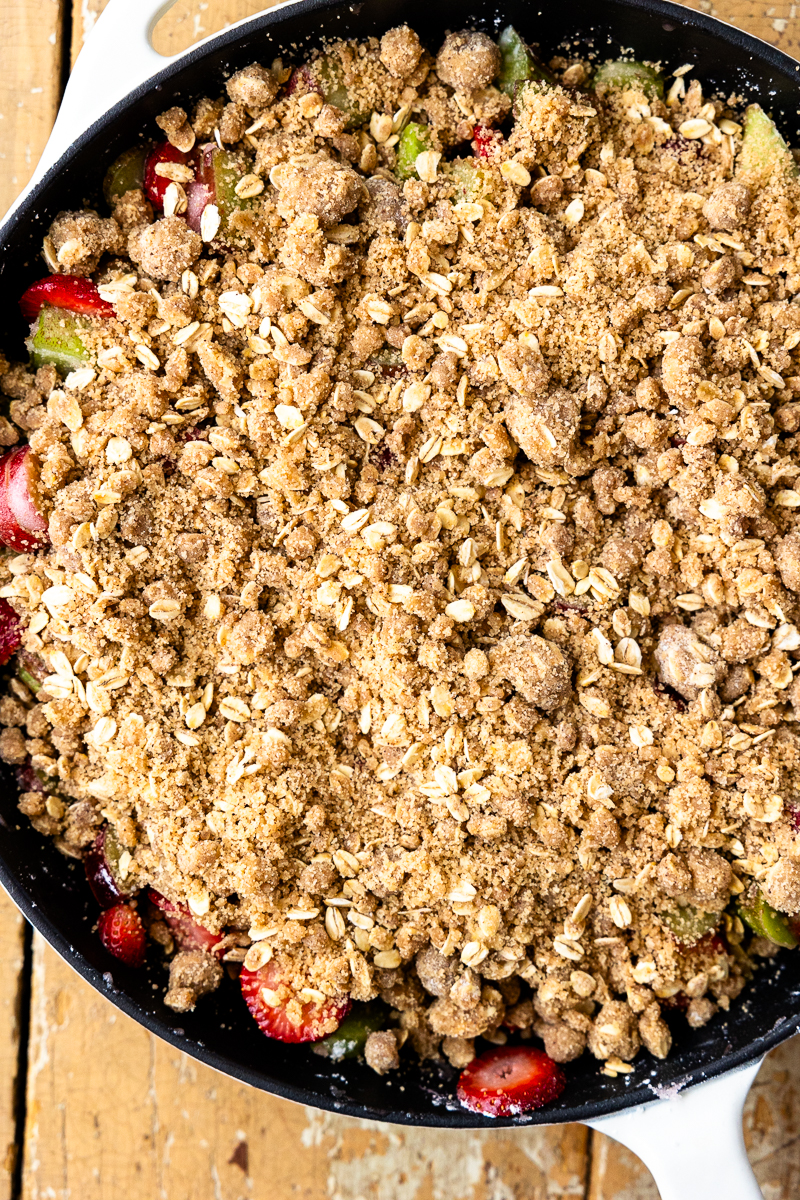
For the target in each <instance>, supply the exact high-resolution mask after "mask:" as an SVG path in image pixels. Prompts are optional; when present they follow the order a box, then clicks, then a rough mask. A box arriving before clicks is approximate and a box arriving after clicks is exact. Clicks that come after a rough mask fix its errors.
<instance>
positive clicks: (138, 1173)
mask: <svg viewBox="0 0 800 1200" xmlns="http://www.w3.org/2000/svg"><path fill="white" fill-rule="evenodd" d="M102 7H103V0H0V158H2V160H3V166H4V168H5V169H4V170H3V171H2V174H0V212H3V211H5V209H6V207H7V206H8V205H9V204H10V203H11V201H12V200H13V198H14V197H15V195H16V194H17V192H18V191H19V190H20V189H21V188H22V187H23V186H24V184H25V182H26V181H27V179H28V178H29V177H30V174H31V172H32V170H33V167H34V166H35V164H36V162H37V160H38V157H39V154H40V152H41V149H42V147H43V145H44V143H45V141H46V139H47V134H48V132H49V130H50V127H51V124H52V122H53V118H54V116H55V112H56V108H57V105H58V99H59V95H60V91H61V88H62V86H63V82H64V79H65V77H66V73H67V71H68V70H69V66H70V63H71V62H72V61H74V59H75V57H76V55H77V53H78V51H79V50H80V46H81V43H82V40H83V38H84V36H85V35H86V33H87V32H88V31H89V30H90V29H91V26H92V24H93V23H94V21H95V19H96V17H97V15H98V13H99V11H101V9H102ZM263 7H264V4H263V2H259V0H209V2H204V0H179V2H178V4H177V5H176V7H175V9H173V11H172V13H171V14H169V16H168V17H167V18H165V19H164V20H163V21H162V23H161V25H160V26H159V28H158V29H157V31H156V42H157V48H158V49H159V50H161V51H162V52H164V53H172V52H175V51H177V50H181V49H183V48H185V47H186V46H188V45H189V44H190V43H191V42H192V41H194V40H195V39H196V38H198V37H202V36H204V35H206V34H209V33H213V32H214V31H216V30H217V29H220V28H222V27H223V26H224V25H225V24H227V23H229V22H230V21H234V20H238V19H240V18H241V17H245V16H248V15H249V14H251V13H254V12H257V11H258V10H259V9H261V8H263ZM691 7H696V8H700V9H703V10H705V11H707V12H711V13H713V14H714V15H716V16H720V17H722V18H723V19H726V20H728V21H731V22H733V23H734V24H737V25H740V26H742V27H744V28H747V29H749V30H750V31H751V32H753V33H756V34H758V35H759V36H760V37H762V38H764V39H765V40H767V41H769V42H772V43H774V44H775V45H778V46H780V47H781V48H782V49H784V50H786V51H787V52H788V53H789V54H795V55H796V56H797V57H800V17H798V16H797V15H796V13H797V8H796V5H795V4H793V3H789V2H788V0H776V3H774V4H771V5H769V4H768V3H767V2H765V3H763V4H762V3H758V2H757V0H719V4H718V7H717V8H714V7H712V4H711V3H710V0H695V2H694V3H693V4H692V5H691ZM745 1128H746V1135H747V1142H748V1147H749V1152H750V1157H751V1159H752V1161H753V1163H754V1164H755V1166H756V1171H757V1173H758V1177H759V1180H760V1182H761V1185H762V1188H763V1190H764V1195H765V1197H766V1198H767V1200H796V1198H797V1197H798V1196H799V1195H800V1039H796V1040H795V1041H794V1042H790V1043H788V1044H786V1045H784V1046H781V1047H780V1048H779V1049H778V1050H776V1051H775V1052H774V1053H773V1054H771V1055H770V1057H769V1059H768V1060H767V1062H766V1063H765V1064H764V1067H763V1068H762V1070H761V1074H760V1075H759V1077H758V1081H757V1083H756V1085H755V1087H754V1088H753V1090H752V1092H751V1095H750V1099H749V1101H748V1106H747V1113H746V1118H745ZM3 1147H6V1148H7V1149H5V1151H4V1149H3ZM657 1194H658V1193H657V1192H656V1189H655V1185H654V1184H653V1180H652V1178H651V1176H650V1174H649V1172H648V1171H647V1170H646V1169H645V1168H644V1167H643V1166H642V1164H641V1163H640V1162H639V1161H638V1160H637V1159H636V1158H635V1157H634V1156H633V1155H632V1154H630V1153H628V1151H626V1150H623V1149H622V1148H621V1147H620V1146H619V1145H617V1143H615V1142H611V1141H609V1139H607V1138H605V1137H603V1136H601V1135H599V1134H592V1133H589V1132H588V1131H587V1130H586V1129H584V1128H583V1127H581V1126H565V1127H560V1128H553V1129H528V1130H520V1131H518V1132H517V1131H514V1132H508V1131H500V1130H498V1131H497V1132H494V1131H488V1132H483V1131H476V1132H473V1133H442V1132H437V1131H435V1130H407V1129H401V1128H391V1127H387V1126H381V1125H377V1124H370V1123H367V1122H360V1121H353V1120H350V1119H347V1118H344V1117H337V1116H331V1115H329V1114H326V1113H320V1112H316V1111H313V1110H311V1109H303V1108H300V1107H298V1106H296V1105H293V1104H289V1103H287V1102H285V1101H282V1100H276V1099H273V1098H272V1097H270V1096H265V1095H262V1094H260V1093H259V1092H256V1091H253V1090H251V1089H250V1088H247V1087H244V1086H243V1085H241V1084H238V1083H234V1082H232V1081H231V1080H229V1079H225V1078H224V1077H223V1076H221V1075H217V1074H215V1073H214V1072H213V1071H211V1070H209V1069H208V1068H206V1067H203V1066H200V1065H198V1064H197V1063H195V1062H193V1061H192V1059H190V1058H187V1057H185V1056H184V1055H182V1054H180V1053H178V1052H177V1051H175V1050H173V1049H172V1048H171V1047H169V1046H167V1045H165V1044H164V1043H162V1042H160V1041H158V1040H157V1039H156V1038H153V1037H151V1036H150V1035H149V1034H148V1033H146V1032H145V1031H144V1030H143V1029H141V1028H140V1027H139V1026H138V1025H136V1024H134V1022H133V1021H131V1020H130V1019H129V1018H128V1017H125V1016H123V1015H122V1014H121V1013H119V1012H117V1010H116V1009H114V1008H112V1006H111V1005H110V1004H109V1003H108V1002H107V1001H106V1000H104V999H103V998H102V997H101V996H99V995H98V994H97V993H96V992H94V991H93V990H92V989H91V988H90V987H89V986H88V985H87V984H85V983H84V982H83V981H82V980H81V979H80V978H79V977H78V976H77V975H75V974H74V973H73V972H72V971H71V970H70V968H69V967H67V966H65V964H64V963H63V962H61V960H60V959H59V958H58V957H57V956H56V955H55V954H54V952H53V951H52V950H50V949H49V947H48V946H46V945H45V943H44V942H43V941H42V939H41V938H39V936H38V935H36V936H35V937H33V938H31V934H30V930H29V929H28V928H27V927H26V926H25V923H24V922H23V920H22V918H21V917H20V916H19V914H18V913H17V911H16V909H15V908H14V907H13V905H12V904H11V903H10V901H9V900H7V899H6V898H5V897H4V896H3V895H2V893H0V1200H11V1198H13V1200H17V1198H18V1197H24V1198H25V1200H68V1198H69V1200H427V1198H428V1197H436V1200H522V1198H523V1197H524V1198H525V1200H562V1198H563V1200H567V1198H575V1200H579V1198H580V1200H656V1197H657Z"/></svg>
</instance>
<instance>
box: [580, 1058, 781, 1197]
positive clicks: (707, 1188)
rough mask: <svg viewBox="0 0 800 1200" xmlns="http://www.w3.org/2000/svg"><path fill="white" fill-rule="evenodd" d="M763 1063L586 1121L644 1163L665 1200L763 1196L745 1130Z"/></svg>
mask: <svg viewBox="0 0 800 1200" xmlns="http://www.w3.org/2000/svg"><path fill="white" fill-rule="evenodd" d="M760 1066H761V1060H759V1061H758V1062H757V1063H753V1064H751V1065H750V1066H748V1067H744V1068H743V1069H742V1070H740V1071H734V1072H731V1073H730V1074H728V1075H723V1076H721V1077H720V1078H719V1079H713V1080H711V1081H710V1082H709V1083H703V1084H700V1085H699V1086H698V1087H693V1088H690V1089H689V1090H687V1091H686V1092H683V1093H679V1094H678V1095H677V1096H675V1097H674V1098H672V1099H670V1100H661V1101H657V1102H656V1103H655V1104H648V1105H645V1106H643V1107H641V1108H638V1109H632V1110H629V1111H627V1112H621V1113H615V1114H614V1115H613V1116H611V1117H603V1118H600V1119H598V1120H596V1121H587V1122H586V1124H587V1125H591V1127H592V1128H593V1129H596V1130H597V1131H598V1132H599V1133H606V1134H608V1136H609V1137H612V1138H614V1139H615V1141H618V1142H622V1144H623V1146H627V1147H628V1149H629V1150H633V1152H634V1154H637V1155H638V1156H639V1158H641V1159H642V1160H643V1161H644V1162H645V1164H646V1165H647V1166H648V1167H649V1168H650V1170H651V1171H652V1173H653V1176H654V1177H655V1181H656V1183H657V1184H658V1190H659V1194H660V1196H661V1200H711V1198H712V1197H718V1196H724V1197H725V1200H762V1193H761V1188H760V1187H759V1186H758V1183H757V1182H756V1177H755V1175H754V1174H753V1169H752V1167H751V1166H750V1162H749V1160H748V1157H747V1153H746V1151H745V1146H744V1135H743V1133H742V1109H743V1107H744V1102H745V1100H746V1099H747V1093H748V1092H749V1091H750V1085H751V1084H752V1082H753V1080H754V1079H755V1077H756V1075H757V1073H758V1069H759V1067H760Z"/></svg>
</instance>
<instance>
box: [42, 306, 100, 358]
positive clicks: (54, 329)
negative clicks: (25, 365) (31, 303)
mask: <svg viewBox="0 0 800 1200" xmlns="http://www.w3.org/2000/svg"><path fill="white" fill-rule="evenodd" d="M89 328H90V321H89V319H88V318H86V317H82V316H79V315H78V314H77V313H73V312H70V311H69V310H68V309H66V308H55V307H53V305H51V304H45V305H43V306H42V309H41V311H40V313H39V316H38V317H37V318H36V324H35V325H34V326H33V330H32V333H31V336H30V337H29V338H28V342H27V346H28V350H29V352H30V356H31V365H32V366H34V367H37V368H38V367H45V366H48V365H50V364H52V365H53V366H54V367H55V368H56V370H58V371H59V372H60V373H61V374H62V375H68V374H69V372H70V371H75V370H77V368H78V367H84V366H86V364H87V363H88V362H90V361H91V355H90V353H89V351H88V349H87V347H86V344H85V342H84V341H83V339H82V337H81V332H82V331H83V330H85V329H89Z"/></svg>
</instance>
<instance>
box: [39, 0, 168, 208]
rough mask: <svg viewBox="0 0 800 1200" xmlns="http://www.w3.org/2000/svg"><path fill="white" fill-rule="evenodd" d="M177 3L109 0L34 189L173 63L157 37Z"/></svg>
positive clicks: (75, 75)
mask: <svg viewBox="0 0 800 1200" xmlns="http://www.w3.org/2000/svg"><path fill="white" fill-rule="evenodd" d="M174 3H175V0H109V3H108V4H107V6H106V8H105V10H104V11H103V13H102V14H101V15H100V17H99V18H98V20H97V24H96V25H95V27H94V29H93V30H92V32H91V33H90V34H89V36H88V38H87V39H86V44H85V45H84V47H83V49H82V50H81V52H80V54H79V55H78V60H77V62H76V63H75V67H74V69H73V71H72V74H71V75H70V77H69V82H68V84H67V88H66V91H65V92H64V98H63V100H62V101H61V107H60V108H59V110H58V116H57V118H56V123H55V125H54V126H53V132H52V133H51V134H50V140H49V141H48V143H47V145H46V146H45V148H44V152H43V154H42V157H41V159H40V160H39V165H38V166H37V168H36V171H35V172H34V176H33V179H32V180H31V183H30V185H29V187H33V186H34V185H35V184H36V183H38V181H39V180H40V179H41V178H42V177H43V176H44V175H46V174H47V172H48V171H49V170H50V168H51V167H52V166H53V164H54V163H55V162H57V161H58V159H59V158H60V157H61V155H62V154H63V153H64V152H65V151H66V150H67V149H69V147H70V145H71V144H72V143H73V142H74V141H75V139H76V138H77V137H79V136H80V135H81V134H82V133H83V132H84V131H85V130H87V129H88V128H89V127H90V126H91V125H93V124H94V122H95V121H97V120H99V118H100V117H102V116H103V114H104V113H106V112H107V111H108V110H109V109H110V108H112V107H113V106H114V105H115V104H116V103H117V102H118V101H119V100H122V99H123V97H124V96H127V95H128V93H129V92H131V91H133V89H134V88H136V87H138V86H139V84H141V83H144V82H145V81H146V80H148V79H149V78H150V77H151V76H152V75H155V74H156V72H157V71H161V70H163V68H164V67H165V66H167V64H168V63H169V62H171V59H170V58H166V57H164V55H162V54H158V53H157V51H155V50H154V49H153V46H152V43H151V37H152V33H153V29H154V28H155V26H156V25H157V24H158V22H159V20H160V19H161V17H162V16H163V15H164V13H165V12H167V11H168V10H169V9H170V8H172V6H173V4H174ZM27 190H28V189H26V192H27Z"/></svg>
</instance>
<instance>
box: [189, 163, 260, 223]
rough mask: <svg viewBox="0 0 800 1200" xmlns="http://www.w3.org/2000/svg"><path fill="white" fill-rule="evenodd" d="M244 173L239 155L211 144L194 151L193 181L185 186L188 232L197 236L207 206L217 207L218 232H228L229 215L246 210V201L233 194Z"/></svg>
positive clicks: (245, 170)
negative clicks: (195, 157) (189, 230)
mask: <svg viewBox="0 0 800 1200" xmlns="http://www.w3.org/2000/svg"><path fill="white" fill-rule="evenodd" d="M247 172H248V167H247V164H246V162H245V160H244V158H243V157H241V156H240V155H237V154H233V153H232V152H231V151H230V150H223V149H222V148H221V147H220V146H217V145H216V143H214V142H211V143H210V144H209V145H206V146H201V147H200V149H199V151H198V152H197V163H196V166H195V178H194V181H193V182H192V183H188V184H187V185H186V202H187V209H186V223H187V224H188V225H189V227H190V229H194V230H195V232H198V233H199V231H200V220H201V218H202V216H203V212H204V210H205V208H206V206H207V205H209V204H216V206H217V209H218V210H219V216H220V230H221V231H222V232H223V233H228V232H229V221H230V218H231V216H232V214H233V213H234V212H237V211H238V210H240V209H243V208H247V207H249V201H248V200H243V199H241V197H239V196H237V194H236V185H237V184H238V182H239V180H240V179H243V178H244V176H245V175H246V174H247Z"/></svg>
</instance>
